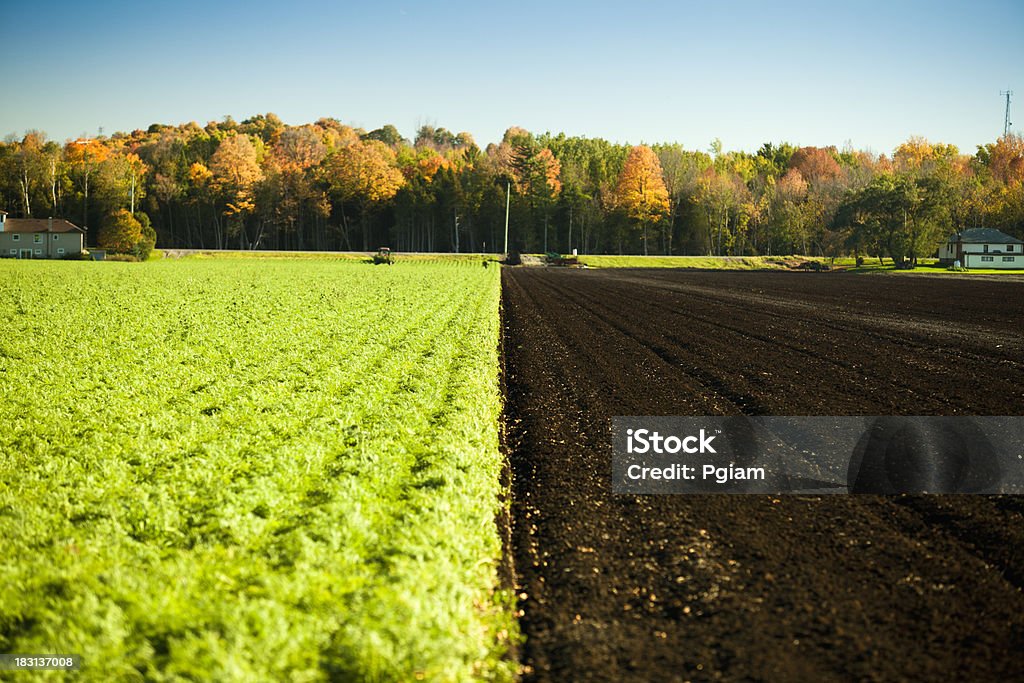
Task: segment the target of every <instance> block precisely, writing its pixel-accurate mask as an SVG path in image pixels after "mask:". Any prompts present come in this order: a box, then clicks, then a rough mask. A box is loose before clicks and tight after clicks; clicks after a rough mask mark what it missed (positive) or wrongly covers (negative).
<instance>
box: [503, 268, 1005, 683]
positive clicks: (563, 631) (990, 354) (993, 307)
mask: <svg viewBox="0 0 1024 683" xmlns="http://www.w3.org/2000/svg"><path fill="white" fill-rule="evenodd" d="M503 278H504V280H503V292H504V293H503V306H504V317H503V325H504V334H505V338H504V345H505V374H506V376H505V382H506V388H507V392H508V401H507V407H506V410H507V414H506V420H507V423H508V435H507V442H508V447H509V450H510V458H511V464H512V470H513V494H514V503H513V511H512V512H513V531H512V536H513V546H514V559H515V564H516V567H515V568H516V575H517V583H518V587H519V591H520V593H521V608H522V609H523V616H522V619H521V625H522V628H523V631H524V633H525V635H526V637H527V640H526V643H525V644H524V646H523V648H522V651H521V656H522V659H523V663H524V664H525V666H526V670H527V672H528V674H527V678H528V679H530V678H532V679H535V680H558V681H561V680H610V681H611V680H614V681H621V680H658V681H674V680H680V681H681V680H716V679H723V680H748V679H755V680H782V681H787V680H902V679H909V680H999V679H1007V678H1014V677H1019V676H1020V675H1021V672H1022V671H1024V658H1022V656H1021V655H1020V653H1021V652H1024V593H1022V591H1021V587H1022V586H1024V500H1022V499H1020V498H1013V497H994V496H962V497H955V496H931V497H928V496H918V497H912V496H903V497H889V498H882V497H871V496H822V497H817V496H778V497H768V496H754V495H751V496H724V495H723V496H647V497H634V496H616V495H613V494H612V492H611V448H610V428H611V422H610V419H611V417H612V416H614V415H723V414H748V415H889V414H892V415H956V414H973V415H1019V414H1021V412H1022V410H1024V339H1022V335H1021V325H1022V321H1024V296H1022V294H1024V285H1021V283H1018V282H1009V281H1006V282H1000V281H995V280H993V281H965V280H959V279H957V280H953V279H950V280H946V279H939V278H903V277H863V276H853V275H844V274H813V273H807V274H803V273H801V274H788V273H778V274H776V273H708V272H703V273H682V272H678V271H643V270H616V271H570V270H557V269H542V268H532V269H527V268H518V269H506V270H505V272H504V273H503ZM522 594H525V598H523V597H522Z"/></svg>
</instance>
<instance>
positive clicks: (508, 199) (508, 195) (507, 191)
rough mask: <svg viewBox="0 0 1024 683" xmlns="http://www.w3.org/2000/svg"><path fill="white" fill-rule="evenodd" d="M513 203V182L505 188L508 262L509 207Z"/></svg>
mask: <svg viewBox="0 0 1024 683" xmlns="http://www.w3.org/2000/svg"><path fill="white" fill-rule="evenodd" d="M511 203H512V181H511V180H509V181H508V185H507V186H506V188H505V260H506V261H508V207H509V205H510V204H511Z"/></svg>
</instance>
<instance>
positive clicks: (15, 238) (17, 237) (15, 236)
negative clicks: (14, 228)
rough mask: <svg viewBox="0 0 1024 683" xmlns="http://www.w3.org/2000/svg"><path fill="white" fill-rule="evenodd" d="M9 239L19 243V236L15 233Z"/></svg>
mask: <svg viewBox="0 0 1024 683" xmlns="http://www.w3.org/2000/svg"><path fill="white" fill-rule="evenodd" d="M11 239H12V240H14V241H15V242H20V241H21V235H18V234H17V233H15V234H14V235H11Z"/></svg>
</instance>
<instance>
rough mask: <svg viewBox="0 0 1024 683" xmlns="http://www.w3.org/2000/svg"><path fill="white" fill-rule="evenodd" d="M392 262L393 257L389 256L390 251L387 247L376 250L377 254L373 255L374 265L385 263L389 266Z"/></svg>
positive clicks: (393, 260)
mask: <svg viewBox="0 0 1024 683" xmlns="http://www.w3.org/2000/svg"><path fill="white" fill-rule="evenodd" d="M394 262H395V257H394V256H392V255H391V249H390V248H389V247H381V248H380V249H378V250H377V253H376V254H374V255H373V264H374V265H378V264H381V263H386V264H388V265H389V266H390V265H391V264H393V263H394Z"/></svg>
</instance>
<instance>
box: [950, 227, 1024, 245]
mask: <svg viewBox="0 0 1024 683" xmlns="http://www.w3.org/2000/svg"><path fill="white" fill-rule="evenodd" d="M949 241H950V242H958V241H959V242H963V243H964V244H1024V242H1022V241H1021V240H1019V239H1017V238H1016V237H1013V236H1011V235H1007V234H1006V233H1005V232H1003V231H1001V230H996V229H995V228H970V229H968V230H963V231H961V232H960V233H959V234H957V233H953V235H952V236H951V237H950V238H949Z"/></svg>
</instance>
